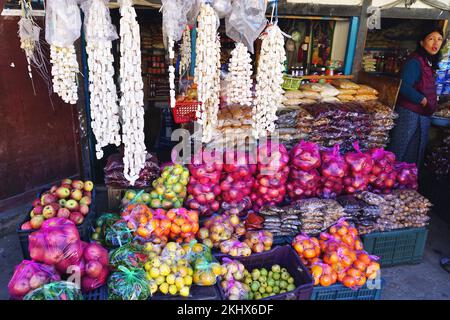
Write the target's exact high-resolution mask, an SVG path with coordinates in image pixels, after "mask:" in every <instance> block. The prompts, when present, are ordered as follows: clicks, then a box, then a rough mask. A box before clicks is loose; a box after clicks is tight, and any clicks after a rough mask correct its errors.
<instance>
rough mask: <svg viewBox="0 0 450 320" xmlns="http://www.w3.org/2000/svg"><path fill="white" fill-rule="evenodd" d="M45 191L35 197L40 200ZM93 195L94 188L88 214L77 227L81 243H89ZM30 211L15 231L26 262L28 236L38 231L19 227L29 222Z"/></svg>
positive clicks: (93, 215)
mask: <svg viewBox="0 0 450 320" xmlns="http://www.w3.org/2000/svg"><path fill="white" fill-rule="evenodd" d="M47 190H48V189H45V190H43V191H41V192H40V193H39V194H38V195H37V197H39V198H40V195H41V194H42V193H44V192H45V191H47ZM95 193H96V192H95V187H94V189H93V190H92V201H91V204H90V205H89V213H88V214H87V216H86V217H85V219H84V221H83V223H82V224H80V225H78V226H77V229H78V233H79V234H80V239H81V240H83V241H87V242H88V241H89V236H90V232H91V230H92V224H93V219H94V218H95V216H96V214H95ZM30 211H31V208H30V210H28V212H27V214H26V217H25V218H24V220H22V222H21V223H20V224H19V226H18V227H17V229H16V233H17V236H18V237H19V242H20V248H21V249H22V255H23V258H24V259H26V260H30V259H31V257H30V253H29V251H28V236H29V235H30V234H31V233H33V232H35V231H38V230H21V229H20V227H21V226H22V224H23V223H25V222H27V221H28V220H30V215H29V212H30Z"/></svg>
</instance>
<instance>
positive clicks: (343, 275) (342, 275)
mask: <svg viewBox="0 0 450 320" xmlns="http://www.w3.org/2000/svg"><path fill="white" fill-rule="evenodd" d="M346 276H347V274H346V273H345V272H337V279H338V281H339V282H342V280H344V278H345V277H346Z"/></svg>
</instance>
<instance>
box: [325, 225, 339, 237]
mask: <svg viewBox="0 0 450 320" xmlns="http://www.w3.org/2000/svg"><path fill="white" fill-rule="evenodd" d="M336 232H337V228H336V227H335V226H333V227H331V228H330V233H331V234H335V233H336ZM324 240H325V239H324Z"/></svg>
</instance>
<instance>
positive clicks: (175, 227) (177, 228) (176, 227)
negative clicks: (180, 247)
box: [170, 224, 181, 235]
mask: <svg viewBox="0 0 450 320" xmlns="http://www.w3.org/2000/svg"><path fill="white" fill-rule="evenodd" d="M170 231H172V232H173V233H174V234H176V235H179V234H180V233H181V228H180V226H179V225H177V224H172V225H171V226H170Z"/></svg>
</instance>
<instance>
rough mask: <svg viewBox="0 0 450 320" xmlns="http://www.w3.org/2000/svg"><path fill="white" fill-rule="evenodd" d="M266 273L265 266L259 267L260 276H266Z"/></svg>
mask: <svg viewBox="0 0 450 320" xmlns="http://www.w3.org/2000/svg"><path fill="white" fill-rule="evenodd" d="M267 274H268V272H267V269H266V268H262V269H261V275H262V276H267Z"/></svg>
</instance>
